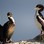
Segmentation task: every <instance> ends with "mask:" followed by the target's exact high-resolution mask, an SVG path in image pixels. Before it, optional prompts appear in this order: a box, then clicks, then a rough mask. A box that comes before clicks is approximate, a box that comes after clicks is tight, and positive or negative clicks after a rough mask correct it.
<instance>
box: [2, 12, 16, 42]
mask: <svg viewBox="0 0 44 44" xmlns="http://www.w3.org/2000/svg"><path fill="white" fill-rule="evenodd" d="M7 17H8V19H9V21H7V22H6V23H5V24H4V25H3V42H6V41H9V40H10V38H11V36H12V34H13V32H14V29H15V20H14V18H13V17H12V13H11V12H8V13H7Z"/></svg>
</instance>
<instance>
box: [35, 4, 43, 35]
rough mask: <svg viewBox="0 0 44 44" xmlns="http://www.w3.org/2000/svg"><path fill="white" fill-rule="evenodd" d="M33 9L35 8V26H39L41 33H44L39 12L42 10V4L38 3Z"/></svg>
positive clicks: (41, 16)
mask: <svg viewBox="0 0 44 44" xmlns="http://www.w3.org/2000/svg"><path fill="white" fill-rule="evenodd" d="M35 9H36V12H35V17H36V19H35V20H36V23H37V26H39V28H40V29H41V34H44V17H43V15H42V13H41V12H42V11H43V10H44V6H43V5H42V4H38V5H37V6H36V8H35Z"/></svg>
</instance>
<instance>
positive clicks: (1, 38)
mask: <svg viewBox="0 0 44 44" xmlns="http://www.w3.org/2000/svg"><path fill="white" fill-rule="evenodd" d="M0 41H1V42H2V41H3V26H2V25H0Z"/></svg>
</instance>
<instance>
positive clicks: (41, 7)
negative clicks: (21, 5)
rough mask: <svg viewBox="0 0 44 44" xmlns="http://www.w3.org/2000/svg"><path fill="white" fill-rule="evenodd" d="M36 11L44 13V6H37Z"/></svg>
mask: <svg viewBox="0 0 44 44" xmlns="http://www.w3.org/2000/svg"><path fill="white" fill-rule="evenodd" d="M35 9H36V10H37V11H40V12H41V11H43V10H44V6H43V5H42V4H38V5H36V7H35Z"/></svg>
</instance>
